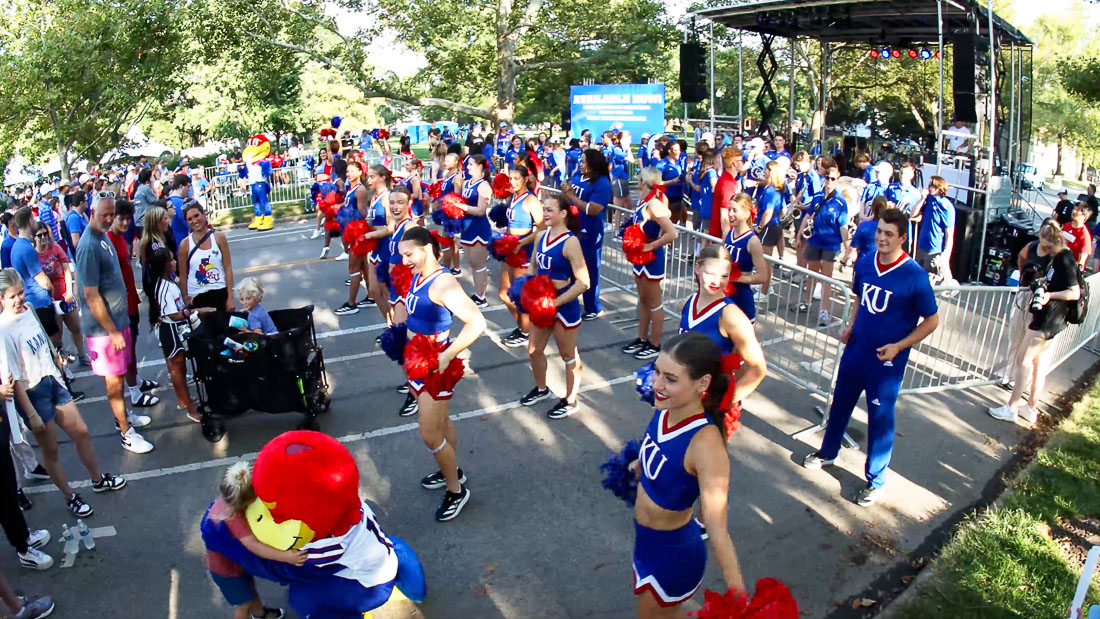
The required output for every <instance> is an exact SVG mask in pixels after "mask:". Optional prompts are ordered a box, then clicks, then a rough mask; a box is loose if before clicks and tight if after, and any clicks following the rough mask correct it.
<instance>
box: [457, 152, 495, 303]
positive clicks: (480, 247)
mask: <svg viewBox="0 0 1100 619" xmlns="http://www.w3.org/2000/svg"><path fill="white" fill-rule="evenodd" d="M466 170H467V172H468V173H469V175H470V180H468V181H465V182H464V183H463V184H462V199H463V200H465V201H466V215H465V217H464V219H465V220H466V221H465V225H464V226H463V228H462V235H461V236H460V237H459V242H460V243H462V248H463V251H464V252H465V254H466V262H467V264H469V265H470V270H471V271H473V272H474V293H473V294H472V295H470V298H471V299H473V300H474V304H475V305H477V306H478V307H487V306H488V305H489V302H488V301H486V300H485V290H486V289H487V288H488V287H489V267H488V266H487V265H488V261H489V243H492V242H493V225H492V224H491V223H489V215H488V213H489V201H490V200H492V198H493V189H492V186H491V185H490V183H489V181H488V180H486V178H485V177H486V175H487V174H488V172H489V166H488V164H487V163H486V162H485V157H482V156H481V155H471V156H470V157H469V158H468V161H467V166H466Z"/></svg>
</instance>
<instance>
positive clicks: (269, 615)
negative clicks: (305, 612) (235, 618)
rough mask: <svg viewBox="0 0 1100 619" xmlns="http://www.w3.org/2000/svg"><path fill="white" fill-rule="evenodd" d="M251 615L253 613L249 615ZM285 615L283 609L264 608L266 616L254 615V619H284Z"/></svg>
mask: <svg viewBox="0 0 1100 619" xmlns="http://www.w3.org/2000/svg"><path fill="white" fill-rule="evenodd" d="M249 614H251V613H249ZM284 616H285V614H284V613H283V609H281V608H268V607H266V606H265V607H264V614H262V615H252V619H283V617H284Z"/></svg>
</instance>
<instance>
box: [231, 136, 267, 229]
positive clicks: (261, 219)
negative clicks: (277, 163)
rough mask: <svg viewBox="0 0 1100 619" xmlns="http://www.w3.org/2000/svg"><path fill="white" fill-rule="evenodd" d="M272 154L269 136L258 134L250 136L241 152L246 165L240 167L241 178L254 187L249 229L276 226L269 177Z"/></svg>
mask: <svg viewBox="0 0 1100 619" xmlns="http://www.w3.org/2000/svg"><path fill="white" fill-rule="evenodd" d="M270 154H271V142H270V141H268V139H267V136H265V135H263V134H259V133H258V134H256V135H254V136H252V137H250V138H248V146H246V147H245V149H244V152H243V153H241V158H242V159H244V166H243V167H241V168H240V172H239V174H240V176H241V178H243V179H245V180H247V181H248V184H249V185H250V186H251V187H252V223H250V224H248V229H249V230H270V229H272V228H273V227H275V223H274V222H273V221H272V220H271V200H270V198H269V197H268V194H269V193H271V185H270V184H269V183H268V182H267V179H269V178H271V162H270V161H268V159H267V158H268V156H269V155H270Z"/></svg>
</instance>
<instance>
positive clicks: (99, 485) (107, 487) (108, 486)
mask: <svg viewBox="0 0 1100 619" xmlns="http://www.w3.org/2000/svg"><path fill="white" fill-rule="evenodd" d="M124 487H126V479H125V478H123V477H120V476H118V475H111V474H110V473H100V475H99V481H93V482H92V490H93V491H94V492H109V491H111V490H121V489H123V488H124Z"/></svg>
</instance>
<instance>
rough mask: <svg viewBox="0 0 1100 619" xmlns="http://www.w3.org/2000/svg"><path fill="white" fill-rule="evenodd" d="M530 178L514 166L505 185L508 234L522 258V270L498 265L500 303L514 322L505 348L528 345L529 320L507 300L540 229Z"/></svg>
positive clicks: (523, 168) (538, 208)
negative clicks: (507, 189) (507, 188)
mask: <svg viewBox="0 0 1100 619" xmlns="http://www.w3.org/2000/svg"><path fill="white" fill-rule="evenodd" d="M530 175H531V172H530V170H528V169H527V166H522V165H521V166H516V167H515V168H513V169H512V170H511V171H510V172H509V173H508V182H509V183H510V184H511V189H512V195H511V196H510V197H509V198H508V234H511V235H514V236H517V237H519V246H517V247H516V252H517V253H522V254H523V255H524V256H525V260H524V262H523V266H522V267H513V266H509V265H508V264H507V263H505V262H501V263H500V289H499V290H498V291H497V294H498V296H499V297H500V300H501V302H502V303H504V305H506V306H508V311H509V312H511V313H512V318H513V319H515V321H516V328H515V329H513V330H512V332H511V333H509V334H508V335H506V336H505V337H504V340H503V342H504V345H505V346H507V347H508V348H519V347H521V346H526V345H527V339H528V335H529V334H530V332H531V321H530V320H528V318H527V315H526V314H521V313H520V312H519V310H518V309H516V306H515V304H514V303H512V299H510V298H509V297H508V288H509V287H511V285H512V280H513V279H515V278H516V277H517V276H518V275H520V274H522V273H524V272H525V271H526V270H527V268H528V267H529V266H530V261H531V249H532V247H533V245H534V242H535V234H536V233H537V232H538V231H539V230H541V229H542V228H543V223H542V204H540V203H539V200H538V198H536V197H535V196H534V194H532V193H531V192H530V191H528V189H527V177H528V176H530Z"/></svg>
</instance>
